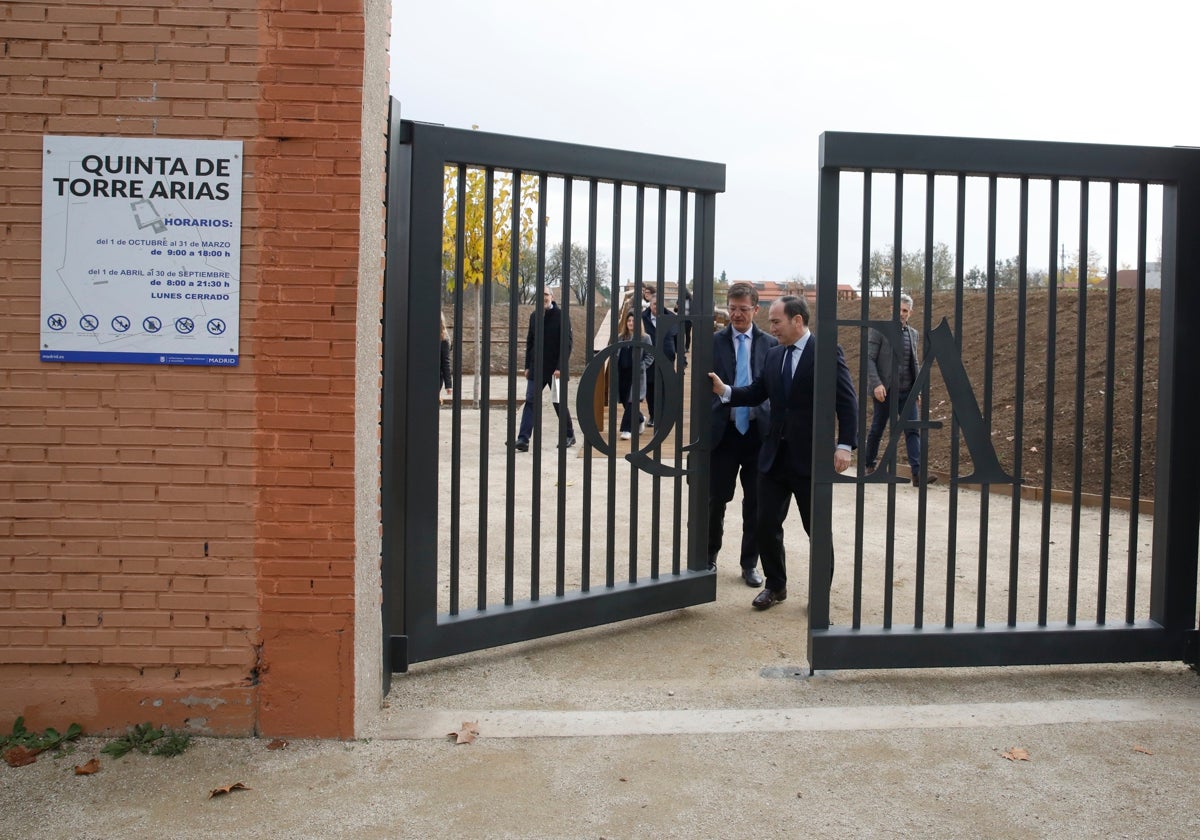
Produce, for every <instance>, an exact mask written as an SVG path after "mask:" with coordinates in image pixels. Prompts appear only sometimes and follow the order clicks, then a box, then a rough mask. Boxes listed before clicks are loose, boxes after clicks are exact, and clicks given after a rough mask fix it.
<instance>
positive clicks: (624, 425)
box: [621, 402, 646, 432]
mask: <svg viewBox="0 0 1200 840" xmlns="http://www.w3.org/2000/svg"><path fill="white" fill-rule="evenodd" d="M621 405H622V407H623V408H624V409H625V410H624V411H623V412H621V431H622V432H631V431H633V429H632V428H630V422H629V418H630V417H632V416H633V415H635V414H636V415H637V422H638V425H639V426H641V424H642V423H643V422H645V420H646V418H645V417H643V416H642V411H641V409H640V408H639V407H638V406H637V405H634V404H633V403H631V402H623V403H621ZM639 405H640V404H639Z"/></svg>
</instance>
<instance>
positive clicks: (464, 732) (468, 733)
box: [446, 720, 479, 746]
mask: <svg viewBox="0 0 1200 840" xmlns="http://www.w3.org/2000/svg"><path fill="white" fill-rule="evenodd" d="M478 735H479V721H467V720H464V721H463V722H462V726H461V727H460V728H459V730H458V731H457V732H447V733H446V737H447V738H453V739H454V745H455V746H458V745H459V744H471V743H474V741H475V738H476V737H477V736H478Z"/></svg>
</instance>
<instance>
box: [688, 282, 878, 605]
mask: <svg viewBox="0 0 1200 840" xmlns="http://www.w3.org/2000/svg"><path fill="white" fill-rule="evenodd" d="M808 320H809V311H808V303H807V302H805V300H804V299H803V298H798V297H792V296H791V295H788V296H786V297H782V298H780V299H779V300H777V301H775V302H774V303H773V304H771V309H770V310H769V321H770V327H771V334H772V335H774V336H775V337H776V338H777V339H779V346H778V347H772V348H771V349H770V351H768V353H767V358H766V360H765V361H764V363H763V375H762V378H761V379H758V380H757V381H755V382H753V383H752V384H750V385H747V386H745V387H742V388H732V389H731V388H730V387H729V386H728V385H726V384H725V383H724V382H722V381H721V378H720V377H719V376H717V375H716V374H715V373H710V374H709V377H710V378H711V379H712V383H713V393H714V394H716V395H717V396H719V397H721V399H722V400H723V401H727V402H729V403H730V405H734V406H739V405H759V404H760V403H762V402H763V401H764V400H766V399H770V400H771V424H770V429H769V431H768V433H767V437H766V439H765V440H763V444H762V449H761V450H759V453H758V470H759V483H758V549H759V552H760V554H761V556H762V565H763V572H764V573H765V575H766V578H767V581H766V586H765V587H764V588H763V591H762V592H760V593H758V596H757V597H756V598H755V599H754V606H755V607H756V608H757V609H760V610H765V609H767V608H769V607H772V606H774V605H775V604H777V603H779V602H780V601H783V600H784V599H786V598H787V570H786V568H785V566H784V548H783V521H784V519H786V518H787V512H788V507H789V506H790V505H791V500H792V497H795V499H796V505H797V506H798V507H799V508H800V521H801V522H803V523H804V530H805V532H806V533H808V534H810V535H811V533H812V523H811V522H810V521H809V520H810V518H811V516H812V450H813V413H814V411H815V409H816V405H815V394H814V391H813V384H814V380H815V368H814V365H813V362H814V357H815V356H816V345H815V343H814V342H813V340H812V333H810V332H809V331H808ZM837 367H838V374H837V391H836V393H835V395H834V404H833V410H834V412H835V414H836V415H837V426H838V436H837V450H836V451H835V452H834V455H833V467H834V469H835V470H837V471H838V472H843V471H844V470H846V468H847V467H849V466H850V452H851V451H852V450H853V449H854V448H855V446H857V444H858V398H857V397H856V395H855V393H854V382H853V380H852V379H851V378H850V369H849V368H848V367H847V366H846V360H845V357H844V356H843V355H842V348H841V347H838V348H837ZM822 409H823V410H826V411H828V410H829V408H828V406H822ZM821 527H822V528H828V527H830V526H829V523H821Z"/></svg>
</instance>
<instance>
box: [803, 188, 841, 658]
mask: <svg viewBox="0 0 1200 840" xmlns="http://www.w3.org/2000/svg"><path fill="white" fill-rule="evenodd" d="M820 177H821V180H820V185H819V187H818V193H817V207H818V210H817V218H818V219H819V223H818V230H817V324H818V325H819V327H820V329H819V331H818V332H817V335H816V336H815V339H816V342H817V346H816V350H817V355H816V361H817V364H816V371H815V374H816V379H815V385H814V387H815V389H816V393H818V394H832V393H833V392H834V388H835V387H836V382H835V379H834V377H835V376H836V375H837V365H836V363H835V362H831V361H830V360H832V359H836V358H837V280H838V273H837V272H838V221H839V219H838V202H839V200H840V199H839V193H840V189H841V173H840V172H838V170H837V169H835V168H834V167H822V168H821V176H820ZM834 416H835V413H834V412H833V411H816V412H814V413H813V443H812V446H813V456H812V471H813V475H812V519H811V522H812V534H810V535H809V541H808V544H809V554H808V556H809V561H808V649H809V651H810V656H811V651H812V645H813V637H812V632H813V631H814V630H825V629H828V627H829V590H830V584H831V582H832V576H833V528H832V527H831V523H832V521H833V484H832V482H833V481H834V480H835V479H833V478H831V477H830V476H829V474H830V472H831V471H832V469H833V466H832V465H833V457H832V452H830V451H828V450H829V448H830V447H831V446H832V445H833V440H834V434H835V431H834Z"/></svg>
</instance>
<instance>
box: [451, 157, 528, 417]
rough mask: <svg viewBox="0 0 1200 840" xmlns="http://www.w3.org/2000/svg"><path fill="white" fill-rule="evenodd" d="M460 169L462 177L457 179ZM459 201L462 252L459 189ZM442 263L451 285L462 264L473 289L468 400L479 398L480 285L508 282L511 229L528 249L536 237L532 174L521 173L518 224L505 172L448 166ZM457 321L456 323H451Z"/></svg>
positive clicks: (508, 175) (509, 178)
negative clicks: (472, 349) (472, 360)
mask: <svg viewBox="0 0 1200 840" xmlns="http://www.w3.org/2000/svg"><path fill="white" fill-rule="evenodd" d="M460 169H461V172H462V177H461V179H460V177H459V173H460ZM460 183H461V190H462V195H463V202H462V225H463V237H462V254H461V255H458V256H456V254H457V251H458V241H459V237H458V220H459V200H458V198H459V190H460ZM489 186H490V188H491V193H492V205H491V206H492V225H491V242H490V248H491V253H490V260H491V266H490V268H491V271H490V274H489V272H488V271H487V270H486V269H487V268H488V265H487V263H488V260H489V254H488V247H487V246H488V245H489V243H488V233H487V225H486V222H487V197H488V189H489ZM442 196H443V206H442V267H443V269H444V272H445V275H446V277H447V278H448V279H447V281H446V283H447V287H448V288H449V289H451V290H453V289H454V288H455V284H456V283H457V282H458V269H459V267H460V266H461V269H462V282H463V285H464V287H465V288H464V291H465V290H466V288H471V287H474V290H475V294H474V298H475V382H474V393H473V399H474V401H475V402H476V403H478V402H479V382H480V379H479V377H480V375H481V373H482V370H483V342H482V331H483V284H484V282H485V281H490V282H492V283H496V284H499V285H500V286H504V287H508V286H509V284H510V281H511V279H512V278H511V276H510V267H511V264H512V243H513V235H514V229H515V234H516V236H517V241H518V243H519V246H520V247H521V248H529V247H531V246H532V244H533V242H534V241H535V239H536V238H537V227H536V224H535V221H534V212H535V210H536V208H537V177H536V176H533V175H522V176H521V184H520V195H519V196H518V198H517V203H518V207H519V209H518V213H519V215H520V218H519V220H518V223H517V224H516V225H515V226H514V224H513V219H512V216H513V178H512V173H509V172H494V173H493V174H492V177H490V178H489V174H488V172H487V171H486V170H484V169H479V168H470V167H458V166H447V167H446V171H445V176H444V189H443V191H442ZM455 326H456V327H457V326H458V325H457V324H456V325H455Z"/></svg>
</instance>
